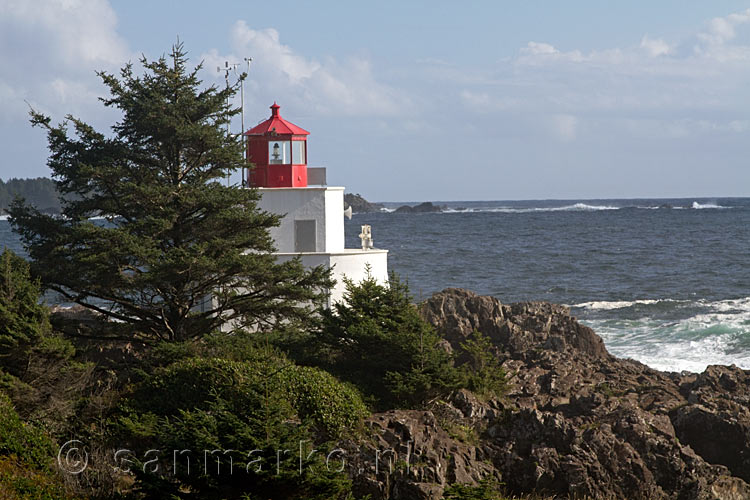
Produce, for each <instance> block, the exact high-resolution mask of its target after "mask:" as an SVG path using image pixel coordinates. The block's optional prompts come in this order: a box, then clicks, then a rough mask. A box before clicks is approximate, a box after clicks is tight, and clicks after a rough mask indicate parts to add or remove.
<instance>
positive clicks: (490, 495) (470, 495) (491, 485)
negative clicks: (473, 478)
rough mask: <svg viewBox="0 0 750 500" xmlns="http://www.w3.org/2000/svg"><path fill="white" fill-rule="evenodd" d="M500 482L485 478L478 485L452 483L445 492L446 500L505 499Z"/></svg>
mask: <svg viewBox="0 0 750 500" xmlns="http://www.w3.org/2000/svg"><path fill="white" fill-rule="evenodd" d="M504 498H505V497H503V496H502V495H501V494H500V483H499V482H497V481H496V480H494V479H484V480H482V481H480V482H479V484H478V485H476V486H473V485H469V484H459V483H456V484H452V485H450V486H448V487H447V488H446V489H445V491H444V492H443V499H444V500H503V499H504Z"/></svg>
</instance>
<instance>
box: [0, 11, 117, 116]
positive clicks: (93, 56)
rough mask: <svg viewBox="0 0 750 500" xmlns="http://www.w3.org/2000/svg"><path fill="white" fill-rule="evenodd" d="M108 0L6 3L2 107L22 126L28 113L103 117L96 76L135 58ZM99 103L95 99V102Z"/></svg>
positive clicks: (0, 45) (0, 47) (0, 21)
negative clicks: (31, 106) (100, 115)
mask: <svg viewBox="0 0 750 500" xmlns="http://www.w3.org/2000/svg"><path fill="white" fill-rule="evenodd" d="M116 28H117V17H116V15H115V13H114V11H113V10H112V8H111V6H110V5H109V3H108V2H107V1H105V0H40V1H34V2H28V1H24V0H3V1H2V2H0V32H2V33H3V36H2V37H0V107H2V108H3V109H4V110H10V112H6V113H4V114H3V119H4V120H6V121H8V122H10V123H17V122H18V120H19V119H25V116H26V112H27V111H28V107H27V106H26V105H25V104H24V102H23V101H24V100H26V101H28V102H30V103H31V104H32V105H33V106H34V107H35V108H37V109H39V110H41V111H44V112H48V113H51V114H53V115H55V117H56V118H61V115H63V114H66V113H74V114H83V115H86V116H89V117H91V116H97V115H98V114H100V113H102V107H101V105H100V104H99V103H98V102H97V101H96V98H95V96H99V95H102V93H103V88H102V86H101V82H100V81H99V79H98V78H97V77H96V75H95V71H96V70H100V69H104V70H113V69H116V68H119V67H120V66H122V64H123V63H125V62H127V60H128V59H129V57H130V54H129V52H128V48H127V44H126V43H125V41H124V40H123V39H122V38H121V37H120V36H119V35H118V34H117V30H116ZM92 97H93V98H92Z"/></svg>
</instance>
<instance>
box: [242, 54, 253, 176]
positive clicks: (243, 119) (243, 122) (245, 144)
mask: <svg viewBox="0 0 750 500" xmlns="http://www.w3.org/2000/svg"><path fill="white" fill-rule="evenodd" d="M244 60H245V62H246V63H247V71H245V72H243V73H242V74H240V108H241V109H240V120H241V123H242V132H241V136H240V137H242V151H243V153H242V154H243V158H244V159H245V162H244V163H243V164H242V187H246V181H247V180H246V179H245V165H246V164H247V160H248V158H247V142H246V141H247V139H246V137H245V78H247V75H249V74H250V63H251V62H252V61H253V58H252V57H245V58H244Z"/></svg>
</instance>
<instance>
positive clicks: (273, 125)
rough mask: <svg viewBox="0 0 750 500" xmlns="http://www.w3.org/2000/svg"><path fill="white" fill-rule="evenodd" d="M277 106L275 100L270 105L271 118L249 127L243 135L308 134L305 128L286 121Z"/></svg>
mask: <svg viewBox="0 0 750 500" xmlns="http://www.w3.org/2000/svg"><path fill="white" fill-rule="evenodd" d="M280 107H281V106H279V105H278V104H276V103H275V102H274V103H273V106H271V118H269V119H268V120H266V121H264V122H263V123H260V124H258V125H256V126H255V127H253V128H251V129H250V130H248V131H247V132H245V135H268V134H272V133H275V134H278V135H310V132H308V131H307V130H305V129H303V128H300V127H298V126H297V125H295V124H294V123H292V122H288V121H286V120H285V119H283V118H282V117H281V115H280V114H279V108H280Z"/></svg>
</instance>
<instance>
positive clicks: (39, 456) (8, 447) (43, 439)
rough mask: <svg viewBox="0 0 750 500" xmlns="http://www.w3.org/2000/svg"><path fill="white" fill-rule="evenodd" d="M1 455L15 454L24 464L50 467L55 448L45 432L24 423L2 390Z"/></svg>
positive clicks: (41, 467) (0, 394)
mask: <svg viewBox="0 0 750 500" xmlns="http://www.w3.org/2000/svg"><path fill="white" fill-rule="evenodd" d="M0 455H4V456H13V457H15V458H16V459H17V460H19V461H20V462H22V463H23V464H26V465H29V466H32V467H34V468H37V469H43V470H47V469H49V466H50V463H51V462H52V458H53V457H54V455H55V448H54V444H53V443H52V440H51V439H50V438H49V437H47V435H46V434H44V432H42V431H40V430H39V429H37V428H36V427H34V426H31V425H29V424H26V423H24V422H23V421H22V420H21V418H20V417H19V416H18V413H16V411H15V409H14V408H13V403H12V402H11V401H10V398H9V397H8V396H6V395H5V394H3V393H2V392H0Z"/></svg>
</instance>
